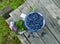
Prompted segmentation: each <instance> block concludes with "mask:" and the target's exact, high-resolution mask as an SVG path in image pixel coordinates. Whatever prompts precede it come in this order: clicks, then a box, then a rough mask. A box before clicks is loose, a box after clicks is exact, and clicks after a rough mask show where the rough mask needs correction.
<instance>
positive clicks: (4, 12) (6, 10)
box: [0, 6, 13, 19]
mask: <svg viewBox="0 0 60 44" xmlns="http://www.w3.org/2000/svg"><path fill="white" fill-rule="evenodd" d="M12 10H13V9H12V8H11V7H10V6H7V7H5V8H4V9H2V10H0V16H3V17H4V18H5V19H7V18H8V17H10V16H9V13H10V12H11V11H12Z"/></svg>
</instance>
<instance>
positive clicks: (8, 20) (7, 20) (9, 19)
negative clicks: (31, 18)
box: [5, 17, 13, 24]
mask: <svg viewBox="0 0 60 44" xmlns="http://www.w3.org/2000/svg"><path fill="white" fill-rule="evenodd" d="M12 20H13V18H12V17H9V18H8V19H6V20H5V21H6V22H7V23H8V24H10V21H12Z"/></svg>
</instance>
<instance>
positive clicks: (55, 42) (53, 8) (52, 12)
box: [10, 0, 60, 44]
mask: <svg viewBox="0 0 60 44" xmlns="http://www.w3.org/2000/svg"><path fill="white" fill-rule="evenodd" d="M54 1H56V0H54ZM54 1H53V0H27V1H26V2H25V3H24V4H22V5H21V6H19V7H18V8H17V9H16V10H14V11H12V12H11V13H10V16H11V17H12V18H13V20H15V21H18V20H20V19H21V18H20V14H21V13H25V14H28V13H29V10H30V9H32V8H33V7H36V8H37V10H36V11H40V12H41V13H42V14H43V15H44V16H45V18H46V26H45V28H44V30H42V31H40V32H38V33H36V32H35V33H33V34H34V36H37V37H38V38H37V37H36V38H35V39H34V38H33V37H32V36H31V37H30V38H28V37H27V36H28V34H29V31H26V33H24V34H23V35H22V36H21V35H18V36H20V37H18V38H19V39H20V40H21V41H22V42H23V44H60V25H58V23H57V21H58V20H56V17H57V16H58V17H59V18H60V15H59V14H60V9H59V7H58V6H57V5H56V4H55V3H54ZM58 4H59V2H58ZM42 32H45V33H46V34H45V35H44V36H41V33H42ZM24 41H25V42H24ZM27 41H28V42H27Z"/></svg>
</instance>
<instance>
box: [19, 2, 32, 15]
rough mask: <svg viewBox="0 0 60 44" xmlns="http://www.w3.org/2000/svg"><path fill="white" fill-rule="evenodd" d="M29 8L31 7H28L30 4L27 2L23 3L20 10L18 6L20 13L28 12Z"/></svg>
mask: <svg viewBox="0 0 60 44" xmlns="http://www.w3.org/2000/svg"><path fill="white" fill-rule="evenodd" d="M30 9H31V7H30V5H28V3H25V4H24V8H23V9H22V10H20V8H19V10H20V11H21V13H24V14H27V13H29V10H30Z"/></svg>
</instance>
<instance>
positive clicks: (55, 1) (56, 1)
mask: <svg viewBox="0 0 60 44" xmlns="http://www.w3.org/2000/svg"><path fill="white" fill-rule="evenodd" d="M52 1H53V2H54V3H55V4H56V5H57V7H58V8H59V9H60V0H52Z"/></svg>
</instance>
